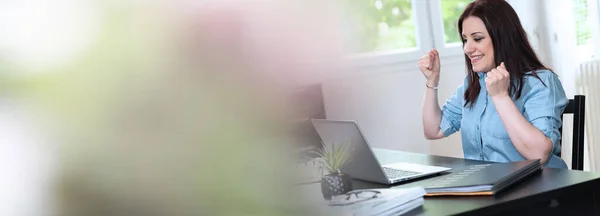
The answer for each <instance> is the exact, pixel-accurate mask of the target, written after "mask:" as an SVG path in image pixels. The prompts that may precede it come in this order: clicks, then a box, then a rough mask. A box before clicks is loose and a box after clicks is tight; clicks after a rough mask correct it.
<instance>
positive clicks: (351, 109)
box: [323, 56, 465, 157]
mask: <svg viewBox="0 0 600 216" xmlns="http://www.w3.org/2000/svg"><path fill="white" fill-rule="evenodd" d="M441 61H442V75H441V80H440V90H439V99H440V104H441V103H443V102H444V101H445V100H446V98H448V97H449V96H450V95H451V94H452V93H454V91H455V90H456V87H458V85H460V84H461V82H462V80H463V78H464V76H465V66H464V59H463V58H462V56H461V58H454V59H442V60H441ZM424 93H425V78H424V77H423V75H422V74H421V72H420V71H419V69H418V68H417V62H414V64H410V63H407V64H405V65H404V66H400V65H390V66H381V67H372V68H364V69H362V70H360V71H357V72H356V73H354V74H349V75H348V76H345V77H341V78H338V79H333V80H328V81H325V82H324V83H323V94H324V100H325V109H326V113H327V118H329V119H345V120H356V121H357V122H358V123H359V125H360V127H361V129H363V132H364V133H365V136H366V137H367V139H368V140H369V142H370V143H371V145H373V146H374V147H378V148H388V149H396V150H403V151H410V152H419V153H427V154H437V155H447V156H454V157H462V146H461V142H460V135H459V134H458V133H457V134H456V135H454V136H452V138H450V139H447V140H444V141H427V140H426V139H425V138H424V136H423V127H422V120H421V117H422V112H421V107H422V102H423V98H424Z"/></svg>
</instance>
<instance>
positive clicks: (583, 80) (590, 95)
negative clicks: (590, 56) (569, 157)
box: [575, 59, 600, 171]
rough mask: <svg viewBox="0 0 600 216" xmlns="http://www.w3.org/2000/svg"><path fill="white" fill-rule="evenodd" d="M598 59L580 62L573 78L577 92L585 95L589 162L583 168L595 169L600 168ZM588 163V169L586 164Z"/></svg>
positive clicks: (599, 62)
mask: <svg viewBox="0 0 600 216" xmlns="http://www.w3.org/2000/svg"><path fill="white" fill-rule="evenodd" d="M599 84H600V59H596V60H592V61H588V62H584V63H581V65H580V67H579V71H578V73H577V76H576V78H575V88H576V91H577V93H576V94H580V95H585V136H584V140H585V145H584V146H586V147H584V149H585V150H584V151H587V152H585V155H586V156H587V158H588V159H590V160H589V163H584V164H585V165H584V168H585V170H590V171H597V170H599V168H600V157H598V156H600V143H598V141H600V137H598V136H599V135H598V134H597V132H598V131H600V85H599ZM588 164H589V169H588V167H586V165H588Z"/></svg>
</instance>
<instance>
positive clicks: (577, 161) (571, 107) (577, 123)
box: [559, 95, 585, 170]
mask: <svg viewBox="0 0 600 216" xmlns="http://www.w3.org/2000/svg"><path fill="white" fill-rule="evenodd" d="M564 114H573V143H572V145H573V147H572V148H573V157H572V162H571V169H574V170H583V151H584V149H583V137H584V136H583V135H584V133H585V127H584V126H585V95H575V98H574V99H570V100H569V104H568V105H567V107H566V108H565V111H564V112H563V115H561V116H560V118H561V120H562V119H563V116H564ZM559 130H560V132H561V134H562V127H560V129H559ZM561 143H562V138H561ZM559 156H560V154H559Z"/></svg>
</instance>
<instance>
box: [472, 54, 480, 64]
mask: <svg viewBox="0 0 600 216" xmlns="http://www.w3.org/2000/svg"><path fill="white" fill-rule="evenodd" d="M470 58H471V62H473V63H475V62H478V61H479V60H481V58H483V55H473V56H470Z"/></svg>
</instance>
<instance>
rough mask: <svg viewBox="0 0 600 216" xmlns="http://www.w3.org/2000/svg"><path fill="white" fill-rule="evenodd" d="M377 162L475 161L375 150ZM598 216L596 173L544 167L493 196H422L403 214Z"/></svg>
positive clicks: (360, 184)
mask: <svg viewBox="0 0 600 216" xmlns="http://www.w3.org/2000/svg"><path fill="white" fill-rule="evenodd" d="M374 151H375V154H376V155H377V157H378V158H379V160H380V161H381V163H391V162H415V163H420V164H428V165H438V166H446V167H451V168H454V169H459V168H462V167H465V166H468V165H472V164H482V163H487V162H483V161H477V160H465V159H460V158H451V157H442V156H432V155H425V154H417V153H408V152H400V151H393V150H385V149H375V150H374ZM435 178H436V177H429V178H422V179H419V180H413V181H409V182H405V183H400V184H396V185H391V186H389V185H381V184H377V183H370V182H364V181H359V180H355V181H354V188H355V189H365V188H383V187H412V186H422V185H424V184H427V183H428V182H430V181H432V180H433V179H435ZM530 214H533V215H543V216H548V215H600V173H591V172H583V171H577V170H564V169H552V168H544V169H543V170H542V172H541V173H537V174H535V175H534V176H531V177H530V178H528V179H527V180H525V181H523V182H521V183H519V184H517V185H514V186H513V187H510V188H508V189H506V191H503V192H501V193H499V194H497V195H495V196H469V197H425V203H424V204H423V206H422V207H420V208H418V209H415V210H413V211H411V212H409V213H408V214H407V215H530Z"/></svg>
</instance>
